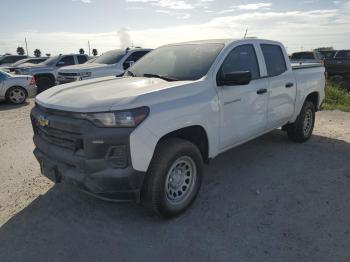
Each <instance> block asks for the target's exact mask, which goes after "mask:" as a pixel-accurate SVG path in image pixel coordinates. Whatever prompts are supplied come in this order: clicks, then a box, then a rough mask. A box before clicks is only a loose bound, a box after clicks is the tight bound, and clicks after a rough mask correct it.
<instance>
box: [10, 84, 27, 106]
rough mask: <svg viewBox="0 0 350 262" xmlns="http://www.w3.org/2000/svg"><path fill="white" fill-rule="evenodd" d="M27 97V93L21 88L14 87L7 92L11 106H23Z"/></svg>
mask: <svg viewBox="0 0 350 262" xmlns="http://www.w3.org/2000/svg"><path fill="white" fill-rule="evenodd" d="M27 97H28V94H27V91H26V90H25V89H24V88H23V87H21V86H13V87H11V88H9V89H8V90H7V91H6V101H7V102H9V103H11V104H15V105H20V104H23V103H24V102H25V101H26V100H27Z"/></svg>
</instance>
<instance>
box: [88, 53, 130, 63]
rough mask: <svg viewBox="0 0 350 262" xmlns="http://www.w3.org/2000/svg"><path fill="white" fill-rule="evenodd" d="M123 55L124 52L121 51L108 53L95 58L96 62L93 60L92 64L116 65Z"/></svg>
mask: <svg viewBox="0 0 350 262" xmlns="http://www.w3.org/2000/svg"><path fill="white" fill-rule="evenodd" d="M124 55H125V51H122V50H113V51H108V52H106V53H104V54H103V55H101V56H100V57H98V58H96V60H94V61H93V62H92V63H97V64H107V65H111V64H115V63H118V62H119V61H120V60H121V59H122V58H123V57H124Z"/></svg>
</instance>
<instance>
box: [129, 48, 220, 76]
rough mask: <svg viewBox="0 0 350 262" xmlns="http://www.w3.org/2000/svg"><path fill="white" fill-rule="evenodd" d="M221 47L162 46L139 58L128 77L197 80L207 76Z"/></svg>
mask: <svg viewBox="0 0 350 262" xmlns="http://www.w3.org/2000/svg"><path fill="white" fill-rule="evenodd" d="M223 47H224V45H223V44H218V43H208V44H181V45H170V46H163V47H160V48H158V49H156V50H154V51H153V52H151V53H149V54H147V55H146V56H144V57H143V58H141V59H140V60H139V61H138V62H137V63H136V64H135V65H133V66H132V67H131V69H130V70H129V72H130V73H129V75H134V76H145V75H146V76H148V77H152V76H162V77H164V78H168V79H172V80H198V79H200V78H202V77H203V76H205V75H206V74H207V72H208V71H209V68H210V66H211V65H212V63H213V62H214V60H215V58H216V57H217V56H218V54H219V53H220V51H221V50H222V49H223Z"/></svg>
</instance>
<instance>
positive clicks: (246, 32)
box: [243, 27, 248, 39]
mask: <svg viewBox="0 0 350 262" xmlns="http://www.w3.org/2000/svg"><path fill="white" fill-rule="evenodd" d="M247 34H248V27H247V29H246V30H245V34H244V37H243V38H244V39H245V38H246V37H247Z"/></svg>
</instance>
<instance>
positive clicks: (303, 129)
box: [286, 101, 315, 143]
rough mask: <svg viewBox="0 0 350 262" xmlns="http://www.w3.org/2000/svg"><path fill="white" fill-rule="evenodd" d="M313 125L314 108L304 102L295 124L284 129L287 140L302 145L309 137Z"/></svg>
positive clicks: (307, 102) (308, 102) (309, 103)
mask: <svg viewBox="0 0 350 262" xmlns="http://www.w3.org/2000/svg"><path fill="white" fill-rule="evenodd" d="M314 125H315V106H314V104H313V103H312V102H310V101H305V103H304V105H303V108H302V109H301V112H300V114H299V116H298V118H297V120H296V121H295V123H293V124H289V125H287V127H286V130H287V135H288V138H289V139H290V140H292V141H294V142H298V143H303V142H305V141H307V140H309V138H310V137H311V135H312V131H313V129H314Z"/></svg>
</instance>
